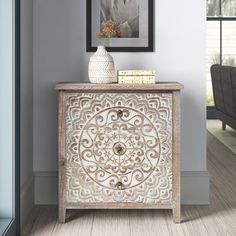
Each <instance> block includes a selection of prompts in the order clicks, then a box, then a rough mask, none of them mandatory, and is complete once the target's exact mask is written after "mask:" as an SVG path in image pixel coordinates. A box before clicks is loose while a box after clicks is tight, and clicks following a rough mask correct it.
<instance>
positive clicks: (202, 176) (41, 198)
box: [35, 171, 209, 205]
mask: <svg viewBox="0 0 236 236" xmlns="http://www.w3.org/2000/svg"><path fill="white" fill-rule="evenodd" d="M181 186H182V188H181V196H182V198H181V202H182V204H185V205H205V204H206V205H207V204H209V174H208V172H207V171H183V172H182V173H181ZM35 204H37V205H40V204H43V205H44V204H57V172H56V171H54V172H41V171H40V172H35Z"/></svg>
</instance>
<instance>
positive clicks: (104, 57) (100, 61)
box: [88, 46, 115, 84]
mask: <svg viewBox="0 0 236 236" xmlns="http://www.w3.org/2000/svg"><path fill="white" fill-rule="evenodd" d="M88 73H89V80H90V82H91V83H95V84H109V83H112V82H114V81H115V65H114V61H113V58H112V56H111V55H110V54H109V53H108V52H107V50H106V49H105V47H104V46H98V49H97V51H96V52H95V53H94V54H93V55H92V56H91V58H90V61H89V71H88Z"/></svg>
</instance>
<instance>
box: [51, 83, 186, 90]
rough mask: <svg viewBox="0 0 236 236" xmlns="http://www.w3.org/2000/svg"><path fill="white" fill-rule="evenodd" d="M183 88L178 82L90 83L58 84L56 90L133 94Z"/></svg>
mask: <svg viewBox="0 0 236 236" xmlns="http://www.w3.org/2000/svg"><path fill="white" fill-rule="evenodd" d="M183 88H184V86H183V85H182V84H180V83H178V82H157V83H156V84H118V83H113V84H91V83H73V82H72V83H58V84H57V85H56V87H55V89H56V90H61V91H66V90H69V91H83V92H84V91H87V92H99V91H103V92H123V91H126V92H134V91H143V92H147V91H153V92H155V91H179V90H181V89H183Z"/></svg>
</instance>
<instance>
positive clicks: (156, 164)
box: [65, 92, 172, 204]
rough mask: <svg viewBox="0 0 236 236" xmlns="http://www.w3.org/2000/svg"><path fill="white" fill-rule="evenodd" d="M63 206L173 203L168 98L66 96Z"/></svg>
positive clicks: (155, 95) (150, 94) (156, 96)
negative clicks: (101, 203) (64, 204)
mask: <svg viewBox="0 0 236 236" xmlns="http://www.w3.org/2000/svg"><path fill="white" fill-rule="evenodd" d="M65 96H66V97H65V102H66V150H65V153H66V168H65V171H66V173H65V174H66V185H65V190H66V191H65V192H66V193H65V194H66V202H70V203H99V202H106V203H109V202H110V203H119V202H123V203H127V202H130V203H132V202H133V203H147V204H148V203H151V204H153V203H162V204H165V203H166V204H169V203H171V202H172V94H171V93H158V94H155V93H145V94H144V93H138V94H135V93H125V94H123V93H105V94H103V93H73V92H72V93H71V92H70V93H66V95H65Z"/></svg>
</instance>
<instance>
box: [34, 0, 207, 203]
mask: <svg viewBox="0 0 236 236" xmlns="http://www.w3.org/2000/svg"><path fill="white" fill-rule="evenodd" d="M205 8H206V3H205V0H198V1H196V0H182V1H165V0H158V1H156V3H155V47H156V48H155V52H154V53H112V56H113V58H114V60H115V63H116V68H117V69H120V68H153V69H155V70H156V71H157V75H158V76H157V77H158V80H161V81H179V82H181V83H183V84H184V85H185V90H184V92H183V95H182V140H183V141H182V171H183V172H184V173H185V174H183V176H188V177H187V178H185V177H183V178H185V179H184V181H183V188H185V189H186V191H194V190H195V191H196V188H191V186H192V184H191V183H192V182H195V183H197V181H198V179H199V178H200V179H201V181H199V182H201V184H200V187H201V188H202V192H203V193H202V195H204V196H203V198H204V199H205V200H200V198H201V196H200V195H201V194H200V195H199V194H198V196H199V199H195V200H193V203H194V201H195V202H196V203H199V202H201V201H202V202H207V201H208V176H207V172H206V127H205V123H206V121H205V113H206V112H205V84H206V82H205V57H206V56H205V50H206V45H205V28H206V27H205V19H206V15H205ZM85 35H86V1H85V0H79V1H78V0H67V1H64V0H50V1H48V0H34V85H33V87H34V171H35V173H36V186H35V191H36V202H37V203H45V202H47V199H50V197H51V198H53V197H52V194H56V188H55V186H53V185H56V179H55V171H56V170H57V94H56V92H55V91H53V88H54V86H55V84H56V83H57V82H61V81H78V82H83V81H88V78H87V65H88V60H89V57H90V56H91V54H89V53H86V49H85V48H86V36H85ZM191 173H194V174H193V175H191ZM53 179H54V180H53ZM202 180H203V181H202ZM43 183H45V186H46V184H47V185H48V187H47V188H48V189H49V190H48V191H50V189H54V190H53V191H54V193H51V195H50V194H48V191H44V192H42V191H41V187H42V185H43ZM50 186H51V187H50ZM195 187H196V185H195ZM191 194H192V193H188V194H187V193H185V191H184V195H185V196H186V199H185V200H184V202H191V200H190V197H189V196H190V195H191ZM192 195H194V194H192ZM198 200H199V201H198ZM48 201H49V202H50V201H51V200H48Z"/></svg>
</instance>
